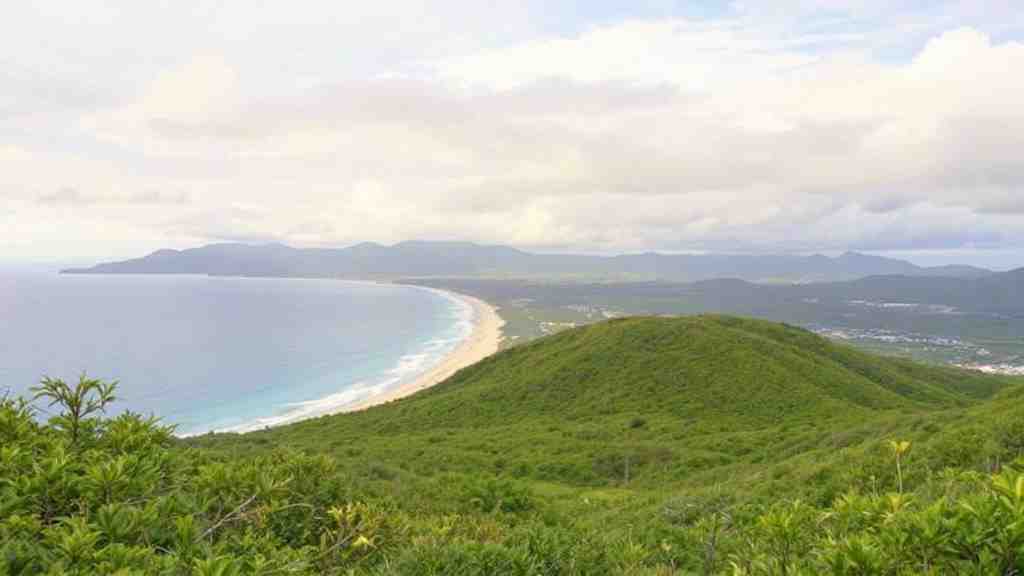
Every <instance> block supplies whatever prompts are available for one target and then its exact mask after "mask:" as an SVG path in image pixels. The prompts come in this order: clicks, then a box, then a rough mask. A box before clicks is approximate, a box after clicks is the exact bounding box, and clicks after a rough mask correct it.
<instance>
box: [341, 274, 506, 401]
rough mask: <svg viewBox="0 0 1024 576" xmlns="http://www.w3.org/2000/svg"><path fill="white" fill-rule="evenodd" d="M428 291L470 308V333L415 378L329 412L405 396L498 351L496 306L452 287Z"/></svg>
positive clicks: (499, 329) (499, 335) (499, 320)
mask: <svg viewBox="0 0 1024 576" xmlns="http://www.w3.org/2000/svg"><path fill="white" fill-rule="evenodd" d="M429 290H436V291H438V292H443V293H444V294H446V295H448V296H449V297H451V298H455V299H457V300H459V301H461V302H463V303H465V304H468V305H469V306H470V307H472V308H473V329H472V332H470V334H469V336H467V337H466V339H465V340H463V341H462V342H460V343H459V345H458V346H457V347H456V348H455V349H454V350H452V351H451V352H450V353H449V354H448V355H447V356H445V357H444V359H442V360H441V362H440V363H438V364H437V365H436V366H434V367H433V368H431V369H430V370H428V371H427V372H425V373H424V374H421V375H420V376H419V377H417V378H416V379H415V380H412V381H410V382H406V383H404V384H401V385H399V386H397V387H395V388H392V389H391V390H387V391H385V392H382V393H380V394H375V395H372V396H370V397H368V398H364V399H361V400H357V401H356V402H355V403H353V404H350V405H348V406H342V407H340V408H339V409H338V410H337V411H334V412H331V414H342V413H348V412H359V411H361V410H366V409H367V408H372V407H374V406H380V405H382V404H387V403H388V402H393V401H395V400H399V399H401V398H406V397H408V396H411V395H413V394H415V393H417V392H419V391H421V390H426V389H427V388H430V387H432V386H435V385H437V384H440V383H441V382H444V381H445V380H447V379H448V378H450V377H451V376H452V375H453V374H455V373H456V372H458V371H459V370H462V369H463V368H466V367H467V366H471V365H473V364H476V363H477V362H479V361H481V360H483V359H484V358H487V357H488V356H490V355H492V354H494V353H495V352H497V351H498V349H499V348H500V346H501V341H502V339H503V338H504V335H503V334H502V327H504V326H505V320H504V319H503V318H502V317H501V316H499V315H498V310H497V308H495V307H494V306H492V305H491V304H489V303H487V302H484V301H483V300H480V299H479V298H474V297H473V296H467V295H466V294H460V293H458V292H452V291H451V290H441V289H438V288H429Z"/></svg>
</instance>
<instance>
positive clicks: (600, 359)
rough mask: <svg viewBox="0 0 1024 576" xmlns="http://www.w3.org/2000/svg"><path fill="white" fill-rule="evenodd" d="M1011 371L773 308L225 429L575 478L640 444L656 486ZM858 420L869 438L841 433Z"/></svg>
mask: <svg viewBox="0 0 1024 576" xmlns="http://www.w3.org/2000/svg"><path fill="white" fill-rule="evenodd" d="M1010 382H1011V380H1009V379H1005V378H998V377H991V376H984V375H981V374H977V373H972V372H966V371H961V370H956V369H948V368H939V367H931V366H924V365H919V364H915V363H912V362H908V361H903V360H898V359H892V358H885V357H880V356H874V355H871V354H866V353H862V352H858V351H856V350H854V349H852V348H848V347H845V346H841V345H836V344H834V343H831V342H830V341H828V340H825V339H823V338H821V337H818V336H816V335H814V334H812V333H810V332H808V331H805V330H802V329H799V328H794V327H790V326H786V325H781V324H774V323H770V322H765V321H759V320H748V319H739V318H733V317H726V316H697V317H688V318H628V319H621V320H613V321H609V322H605V323H601V324H596V325H591V326H587V327H584V328H579V329H575V330H569V331H566V332H563V333H560V334H557V335H555V336H552V337H548V338H545V339H542V340H539V341H536V342H533V343H531V344H528V345H523V346H518V347H514V348H512V349H509V350H506V351H504V352H501V353H499V354H497V355H495V356H492V357H491V358H488V359H486V360H484V361H483V362H480V363H478V364H476V365H474V366H472V367H469V368H467V369H465V370H463V371H461V372H459V373H458V374H456V375H455V376H453V377H452V378H450V379H449V380H447V381H446V382H444V383H442V384H440V385H438V386H435V387H433V388H431V389H428V390H426V391H424V392H422V393H419V394H417V395H415V396H413V397H410V398H407V399H403V400H399V401H396V402H393V403H390V404H387V405H384V406H379V407H376V408H372V409H369V410H366V411H363V412H359V413H354V414H345V415H337V416H329V417H323V418H320V419H317V420H312V421H307V422H303V423H299V424H296V425H293V426H288V427H284V428H280V429H272V430H268V431H265V432H260V433H256V434H253V435H246V436H243V437H232V436H230V435H227V436H220V437H215V438H214V440H213V442H214V443H215V444H216V445H218V446H220V447H229V448H230V447H232V445H233V444H235V443H236V442H238V443H241V446H243V447H244V446H246V445H252V443H257V444H258V443H272V444H275V445H279V444H284V445H292V446H298V447H305V448H313V449H316V450H323V451H327V452H335V453H339V454H341V455H345V456H347V457H348V458H349V459H350V460H351V461H357V460H360V459H364V460H363V462H364V463H365V464H366V465H367V466H371V465H376V464H383V465H385V466H397V467H399V468H402V469H405V470H407V471H409V472H412V473H414V474H426V475H430V474H434V473H437V472H445V471H465V472H468V471H479V470H489V471H493V472H498V473H500V472H502V471H503V470H505V471H507V470H512V469H515V470H516V471H517V472H516V473H517V474H519V475H521V476H530V477H533V478H535V479H538V480H547V481H555V482H559V483H567V484H573V485H601V484H615V483H618V482H620V481H621V480H622V479H623V475H624V470H623V469H622V466H623V464H622V461H623V458H624V455H625V454H632V453H635V454H637V455H638V456H637V461H636V463H635V464H634V469H633V470H632V472H631V474H632V477H633V478H632V480H633V482H637V481H640V482H647V483H648V484H649V485H652V486H653V485H666V484H675V483H687V482H693V481H697V480H699V478H701V477H702V476H701V475H702V474H711V475H712V476H715V477H721V478H730V477H732V478H735V477H739V476H742V475H744V474H746V473H747V471H751V470H753V469H752V468H751V466H753V465H756V464H758V463H760V462H762V461H764V460H766V459H768V460H773V461H775V462H776V463H778V464H781V463H783V462H785V460H786V459H787V458H791V457H807V458H812V457H813V455H814V454H818V456H819V457H820V458H821V459H822V461H823V462H824V461H825V460H829V459H834V458H836V457H837V455H836V454H835V453H834V450H830V449H834V448H836V447H842V446H847V445H850V443H857V442H859V441H864V440H875V441H877V440H878V439H879V438H880V437H881V436H880V434H883V433H885V431H887V430H893V429H897V428H899V427H900V426H901V425H902V423H904V422H907V421H908V420H909V416H912V415H917V417H919V418H929V417H931V416H932V415H935V414H940V415H941V414H946V415H948V414H960V413H962V412H963V411H964V410H969V409H971V407H973V406H976V405H978V404H979V402H981V401H982V400H983V399H985V398H988V397H991V396H992V395H994V394H996V393H998V392H999V391H1000V390H1001V389H1002V388H1004V387H1005V386H1007V385H1009V383H1010ZM918 424H920V422H918ZM872 430H874V432H872ZM851 431H852V432H851ZM846 433H849V434H852V436H851V438H855V439H856V442H855V441H854V440H849V439H848V440H837V441H835V442H834V441H833V440H834V439H835V438H836V437H837V435H842V434H846ZM823 438H831V439H833V440H829V441H825V440H823ZM236 447H237V446H236ZM703 477H705V478H706V477H707V476H703Z"/></svg>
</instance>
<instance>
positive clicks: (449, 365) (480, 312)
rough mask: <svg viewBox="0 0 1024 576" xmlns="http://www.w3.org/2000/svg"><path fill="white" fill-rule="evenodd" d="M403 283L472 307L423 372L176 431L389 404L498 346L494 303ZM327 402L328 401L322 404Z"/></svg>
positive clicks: (259, 426)
mask: <svg viewBox="0 0 1024 576" xmlns="http://www.w3.org/2000/svg"><path fill="white" fill-rule="evenodd" d="M363 283H367V284H378V285H386V284H389V283H382V282H367V281H363ZM402 286H407V287H411V288H418V289H421V290H428V291H432V292H435V293H439V294H442V295H443V296H444V297H446V298H450V299H452V300H456V301H458V302H459V303H461V304H463V305H466V306H468V307H469V308H471V309H472V319H471V323H472V327H471V329H470V332H469V335H467V336H466V337H465V338H464V339H463V340H462V342H460V343H459V344H458V346H456V347H455V349H453V350H452V351H451V352H449V353H448V354H447V355H445V356H444V357H443V358H441V360H440V362H438V363H437V364H436V365H435V366H433V367H432V368H430V369H429V370H427V371H426V372H424V373H423V374H420V375H419V376H417V377H415V378H413V379H411V380H409V381H407V382H404V383H398V384H397V385H396V386H395V387H393V388H390V389H385V390H383V391H381V392H380V393H371V394H370V395H368V396H366V397H363V398H358V399H356V400H351V401H348V402H346V401H345V400H344V399H343V398H344V396H345V395H346V394H348V393H350V392H351V390H340V391H337V392H335V393H333V394H329V395H327V396H325V397H323V398H319V399H317V400H312V401H308V402H303V403H300V404H298V405H296V406H295V409H293V410H290V411H287V412H285V413H283V414H276V415H273V416H265V417H261V418H257V419H255V420H253V421H248V422H245V423H243V424H238V425H234V426H227V427H224V428H213V429H210V430H206V431H202V432H187V433H183V434H182V433H177V434H175V435H176V436H178V437H181V438H187V437H191V436H200V435H203V434H207V433H214V434H221V433H234V434H246V433H250V432H257V431H260V430H265V429H267V428H277V427H279V426H287V425H290V424H296V423H299V422H302V421H305V420H311V419H314V418H320V417H323V416H331V415H334V414H346V413H351V412H359V411H361V410H366V409H368V408H372V407H374V406H379V405H382V404H387V403H388V402H392V401H394V400H399V399H401V398H405V397H407V396H411V395H412V394H415V393H416V392H419V391H421V390H425V389H427V388H430V387H431V386H434V385H436V384H440V383H441V382H443V381H444V380H446V379H448V378H449V377H451V376H452V375H453V374H455V373H456V372H458V371H459V370H461V369H463V368H465V367H467V366H470V365H472V364H475V363H477V362H479V361H480V360H483V359H484V358H487V357H488V356H490V355H492V354H494V353H495V352H497V351H498V350H499V348H500V346H501V342H502V340H503V338H504V335H503V334H502V327H503V326H504V325H505V320H504V319H503V318H502V317H501V316H499V315H498V312H497V308H495V307H494V306H492V305H491V304H489V303H487V302H485V301H483V300H480V299H479V298H475V297H473V296H468V295H466V294H461V293H458V292H453V291H451V290H444V289H440V288H432V287H426V286H416V285H402ZM324 403H326V404H327V405H323V404H324Z"/></svg>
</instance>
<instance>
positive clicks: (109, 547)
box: [0, 316, 1024, 576]
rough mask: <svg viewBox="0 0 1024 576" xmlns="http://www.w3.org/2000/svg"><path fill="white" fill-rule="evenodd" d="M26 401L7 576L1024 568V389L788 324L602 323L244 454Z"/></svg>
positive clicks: (89, 401) (4, 478)
mask: <svg viewBox="0 0 1024 576" xmlns="http://www.w3.org/2000/svg"><path fill="white" fill-rule="evenodd" d="M36 392H37V394H36V397H35V398H34V399H33V402H34V404H35V406H38V407H39V408H45V409H46V410H47V413H48V414H51V417H50V418H49V420H48V421H47V422H46V423H42V422H41V418H40V417H39V413H37V412H36V409H35V408H33V407H32V405H31V404H30V403H29V402H28V401H26V400H23V399H16V398H4V399H2V400H0V576H8V575H23V574H24V575H27V574H118V575H130V574H168V575H171V574H181V575H185V574H195V575H207V574H209V575H221V576H227V575H235V574H263V575H271V574H413V575H415V574H438V575H440V574H452V575H461V574H465V575H471V574H479V575H484V574H522V575H533V574H538V575H539V574H652V575H653V574H664V575H668V574H785V575H796V574H865V575H867V574H954V573H966V574H1018V573H1021V571H1022V570H1024V460H1022V459H1021V456H1022V454H1024V387H1021V385H1020V382H1019V381H1018V380H1014V379H1009V378H1001V377H994V376H984V375H980V374H975V373H969V372H964V371H959V370H953V369H946V368H938V367H930V366H924V365H919V364H914V363H911V362H908V361H904V360H896V359H890V358H883V357H878V356H874V355H870V354H865V353H862V352H859V351H856V350H853V349H851V348H847V347H844V346H839V345H835V344H833V343H830V342H828V341H826V340H824V339H821V338H819V337H817V336H814V335H813V334H811V333H809V332H806V331H804V330H800V329H797V328H793V327H790V326H786V325H781V324H773V323H768V322H762V321H754V320H744V319H738V318H730V317H720V316H702V317H692V318H678V319H664V318H631V319H624V320H616V321H611V322H606V323H602V324H598V325H593V326H588V327H585V328H581V329H576V330H571V331H567V332H564V333H561V334H558V335H555V336H552V337H549V338H545V339H542V340H539V341H536V342H533V343H530V344H528V345H523V346H518V347H515V348H512V349H509V350H506V351H504V352H502V353H500V354H498V355H496V356H493V357H491V358H489V359H487V360H485V361H483V362H481V363H479V364H477V365H475V366H472V367H470V368H467V369H465V370H463V371H461V372H460V373H458V374H456V375H455V376H454V377H453V378H451V379H449V380H448V381H446V382H445V383H442V384H440V385H438V386H436V387H434V388H432V389H430V390H427V391H425V392H423V393H420V394H417V395H415V396H413V397H410V398H407V399H404V400H400V401H397V402H393V403H391V404H388V405H385V406H380V407H377V408H373V409H370V410H366V411H364V412H361V413H357V414H349V415H338V416H329V417H324V418H319V419H316V420H311V421H307V422H303V423H299V424H296V425H293V426H287V427H282V428H278V429H272V430H267V431H264V432H259V433H254V434H246V435H230V434H218V435H209V436H206V437H202V438H194V439H187V440H182V439H177V438H175V437H174V436H173V435H172V430H171V429H170V428H168V427H166V426H163V425H161V424H160V423H159V422H157V421H156V420H154V419H151V418H146V417H143V416H140V415H136V414H121V415H118V416H116V417H111V418H107V417H105V416H104V413H105V410H106V409H107V408H108V407H109V405H110V403H111V402H113V401H114V393H115V389H114V387H113V385H111V384H107V383H103V382H98V381H91V380H87V379H84V378H83V379H82V380H81V381H80V382H78V383H77V384H73V385H68V384H65V383H64V382H61V381H55V380H44V381H43V382H42V383H41V384H40V386H39V387H38V388H37V389H36Z"/></svg>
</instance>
